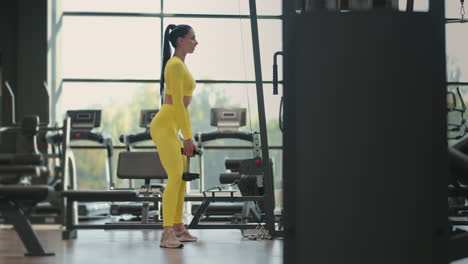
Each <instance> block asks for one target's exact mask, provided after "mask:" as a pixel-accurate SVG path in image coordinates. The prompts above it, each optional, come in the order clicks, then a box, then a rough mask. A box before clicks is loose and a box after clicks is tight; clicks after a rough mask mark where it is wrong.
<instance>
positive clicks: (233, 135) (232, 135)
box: [195, 130, 256, 143]
mask: <svg viewBox="0 0 468 264" xmlns="http://www.w3.org/2000/svg"><path fill="white" fill-rule="evenodd" d="M255 133H256V132H252V131H242V130H240V131H234V132H232V131H226V132H223V131H219V130H215V131H210V132H201V133H197V134H196V135H195V140H196V141H197V142H199V143H206V142H208V141H213V140H217V139H239V140H245V141H249V142H253V140H254V137H253V135H254V134H255Z"/></svg>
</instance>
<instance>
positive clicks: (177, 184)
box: [150, 104, 187, 226]
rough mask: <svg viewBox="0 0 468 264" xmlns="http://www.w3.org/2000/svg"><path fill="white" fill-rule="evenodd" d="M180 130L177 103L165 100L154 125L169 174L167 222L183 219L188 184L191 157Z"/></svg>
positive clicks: (153, 135)
mask: <svg viewBox="0 0 468 264" xmlns="http://www.w3.org/2000/svg"><path fill="white" fill-rule="evenodd" d="M178 131H179V128H178V127H177V123H176V119H175V110H174V106H173V105H168V104H163V105H162V107H161V109H160V111H159V112H158V113H157V114H156V116H155V117H154V118H153V120H152V121H151V126H150V133H151V138H152V139H153V142H154V143H155V145H156V147H157V149H158V153H159V158H160V159H161V163H162V165H163V167H164V169H165V170H166V173H167V175H168V180H167V184H166V188H165V189H164V193H163V198H162V203H163V204H162V206H163V226H172V225H174V224H179V223H182V213H183V208H184V195H185V184H186V182H185V181H184V180H182V174H183V173H184V172H186V171H187V157H186V156H184V155H182V153H181V151H180V149H181V148H182V143H181V142H180V139H179V136H178Z"/></svg>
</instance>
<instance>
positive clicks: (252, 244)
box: [0, 226, 283, 264]
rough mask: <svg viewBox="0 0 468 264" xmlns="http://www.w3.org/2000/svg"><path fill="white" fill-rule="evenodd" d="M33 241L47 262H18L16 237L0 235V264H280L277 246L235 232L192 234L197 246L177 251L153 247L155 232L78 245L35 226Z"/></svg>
mask: <svg viewBox="0 0 468 264" xmlns="http://www.w3.org/2000/svg"><path fill="white" fill-rule="evenodd" d="M35 230H36V232H37V233H38V236H39V239H40V240H41V241H42V242H43V245H44V247H45V248H46V250H48V251H53V252H55V254H56V255H55V256H53V257H24V256H23V253H24V252H25V251H24V248H23V245H22V243H21V241H20V240H19V238H18V236H17V235H16V233H15V232H14V231H13V230H12V229H11V228H9V227H8V226H4V227H3V228H2V229H0V263H2V264H19V263H28V264H29V263H44V264H45V263H47V264H59V263H60V264H62V263H66V264H78V263H79V264H95V263H99V264H107V263H109V264H117V263H125V264H142V263H165V264H211V263H213V264H214V263H217V264H231V263H242V264H254V263H255V264H280V263H283V259H282V256H283V241H282V240H260V241H254V240H248V239H245V238H242V235H241V233H240V231H238V230H193V231H191V232H192V233H193V234H194V235H197V236H199V238H200V241H199V242H195V243H185V247H184V248H183V249H162V248H160V247H159V239H160V235H161V232H162V231H161V230H156V231H152V230H111V231H104V230H79V231H78V239H77V240H70V241H63V240H62V239H61V230H59V229H58V227H57V226H42V227H41V226H35Z"/></svg>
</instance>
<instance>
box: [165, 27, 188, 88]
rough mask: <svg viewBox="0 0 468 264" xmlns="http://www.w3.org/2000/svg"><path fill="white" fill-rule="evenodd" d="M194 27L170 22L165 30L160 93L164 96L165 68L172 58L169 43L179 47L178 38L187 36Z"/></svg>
mask: <svg viewBox="0 0 468 264" xmlns="http://www.w3.org/2000/svg"><path fill="white" fill-rule="evenodd" d="M191 28H192V27H191V26H189V25H177V26H176V25H174V24H169V25H167V27H166V31H164V41H163V61H162V67H161V79H160V80H161V81H160V90H159V92H160V95H161V96H163V93H164V82H165V80H164V69H165V68H166V64H167V61H168V60H169V59H170V58H171V47H170V46H169V43H171V45H172V47H174V49H175V48H176V47H177V38H179V37H182V38H183V37H185V35H187V33H188V32H189V30H190V29H191Z"/></svg>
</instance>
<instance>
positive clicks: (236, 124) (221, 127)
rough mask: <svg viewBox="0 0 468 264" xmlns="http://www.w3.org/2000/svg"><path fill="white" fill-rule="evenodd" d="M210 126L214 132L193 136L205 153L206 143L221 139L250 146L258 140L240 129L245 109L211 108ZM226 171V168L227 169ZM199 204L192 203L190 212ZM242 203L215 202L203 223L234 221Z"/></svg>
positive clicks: (202, 178) (202, 174)
mask: <svg viewBox="0 0 468 264" xmlns="http://www.w3.org/2000/svg"><path fill="white" fill-rule="evenodd" d="M210 124H211V126H214V127H216V128H217V129H216V130H214V131H207V132H200V133H197V134H196V135H195V141H196V142H197V143H198V147H199V148H200V149H201V150H202V151H203V153H206V152H205V150H204V148H205V147H206V146H207V144H208V143H212V142H214V141H217V140H221V139H238V140H241V141H247V142H250V143H252V144H255V142H256V141H257V140H258V136H256V135H257V134H258V133H256V132H254V131H246V130H241V129H240V127H243V126H245V125H246V109H245V108H212V109H211V120H210ZM257 145H258V142H257ZM204 157H206V155H203V156H202V157H201V158H200V159H199V161H200V186H199V190H200V192H202V190H203V188H204V186H205V178H206V175H207V174H206V171H205V161H204ZM227 169H228V168H227ZM224 174H225V173H221V174H220V184H225V183H226V182H224V181H223V179H221V178H222V177H223V175H224ZM200 205H201V203H200V202H192V209H191V210H192V212H197V211H198V209H199V208H200ZM243 209H244V203H242V202H239V203H231V202H216V203H211V204H210V205H209V206H208V208H207V209H206V211H205V213H204V216H205V217H204V218H203V219H201V220H203V221H207V220H210V221H217V220H219V221H226V220H228V221H229V220H235V219H237V218H238V217H239V216H241V215H242V212H243Z"/></svg>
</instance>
